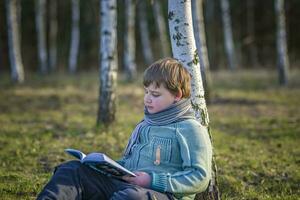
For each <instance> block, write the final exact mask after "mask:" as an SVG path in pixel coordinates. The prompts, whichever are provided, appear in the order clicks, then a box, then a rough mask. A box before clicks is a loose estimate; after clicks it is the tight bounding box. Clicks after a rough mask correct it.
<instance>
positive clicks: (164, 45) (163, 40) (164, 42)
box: [153, 0, 171, 57]
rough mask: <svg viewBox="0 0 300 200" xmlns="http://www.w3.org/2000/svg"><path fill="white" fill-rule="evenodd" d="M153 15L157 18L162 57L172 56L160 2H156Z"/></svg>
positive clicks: (155, 0)
mask: <svg viewBox="0 0 300 200" xmlns="http://www.w3.org/2000/svg"><path fill="white" fill-rule="evenodd" d="M153 13H154V16H155V23H156V27H157V31H158V37H159V40H160V45H161V50H162V56H163V57H167V56H170V55H171V53H170V48H169V47H170V43H169V40H168V37H167V29H166V23H165V19H164V17H163V14H162V10H161V3H160V0H154V3H153Z"/></svg>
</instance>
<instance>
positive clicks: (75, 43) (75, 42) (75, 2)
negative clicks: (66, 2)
mask: <svg viewBox="0 0 300 200" xmlns="http://www.w3.org/2000/svg"><path fill="white" fill-rule="evenodd" d="M79 5H80V0H72V33H71V46H70V56H69V72H71V73H75V72H76V71H77V61H78V51H79V40H80V31H79V18H80V6H79Z"/></svg>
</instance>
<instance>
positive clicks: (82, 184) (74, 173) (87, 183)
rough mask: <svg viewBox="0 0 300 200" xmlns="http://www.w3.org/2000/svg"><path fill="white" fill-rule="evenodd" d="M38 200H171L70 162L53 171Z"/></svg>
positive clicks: (78, 163) (163, 194) (157, 193)
mask: <svg viewBox="0 0 300 200" xmlns="http://www.w3.org/2000/svg"><path fill="white" fill-rule="evenodd" d="M37 199H38V200H54V199H60V200H62V199H70V200H71V199H74V200H75V199H76V200H79V199H90V200H93V199H97V200H102V199H103V200H105V199H111V200H121V199H122V200H126V199H128V200H129V199H130V200H135V199H136V200H152V199H153V200H170V199H173V197H172V195H170V194H165V193H160V192H156V191H154V190H150V189H146V188H142V187H140V186H136V185H132V184H129V183H126V182H125V181H122V180H118V179H115V178H112V177H108V176H106V175H103V174H101V173H99V172H97V171H95V170H93V169H91V168H90V167H88V166H86V165H83V164H81V163H80V162H79V161H69V162H66V163H63V164H61V165H60V166H58V167H56V169H55V172H54V174H53V176H52V178H51V180H50V181H49V182H48V183H47V185H46V186H45V187H44V189H43V190H42V191H41V193H40V194H39V195H38V197H37Z"/></svg>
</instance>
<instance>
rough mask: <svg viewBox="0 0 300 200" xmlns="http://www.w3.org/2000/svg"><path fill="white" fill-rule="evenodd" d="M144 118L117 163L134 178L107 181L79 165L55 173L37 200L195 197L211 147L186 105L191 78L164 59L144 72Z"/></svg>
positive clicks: (206, 175)
mask: <svg viewBox="0 0 300 200" xmlns="http://www.w3.org/2000/svg"><path fill="white" fill-rule="evenodd" d="M143 83H144V88H145V95H144V104H145V110H144V113H145V116H144V119H143V120H142V121H141V122H140V123H139V124H138V125H137V127H136V128H135V130H134V131H133V133H132V135H131V138H130V140H129V142H128V145H127V147H126V149H125V152H124V155H123V157H122V159H121V160H120V161H118V162H119V163H120V164H121V165H123V166H124V167H125V168H127V169H129V170H131V171H134V172H135V174H137V177H128V176H125V177H123V179H124V181H122V180H117V179H114V178H111V177H107V176H105V175H102V174H101V173H98V172H96V171H94V170H93V169H91V168H89V167H88V166H85V165H82V164H81V163H80V162H79V161H70V162H67V163H64V164H62V165H60V166H58V167H57V168H56V171H55V173H54V175H53V177H52V179H51V180H50V182H49V183H48V184H47V185H46V186H45V188H44V189H43V191H42V192H41V193H40V195H39V196H38V199H113V200H114V199H128V200H129V199H130V200H134V199H136V200H140V199H145V200H146V199H157V200H164V199H185V200H186V199H194V197H195V194H196V193H199V192H202V191H204V190H205V189H206V187H207V186H208V184H209V181H210V178H211V159H212V149H211V143H210V139H209V136H208V133H207V129H206V128H205V127H202V126H201V124H200V123H199V122H198V121H196V119H195V117H194V112H193V110H192V108H191V104H190V99H189V97H190V76H189V73H188V72H187V71H186V69H184V67H183V66H182V64H181V63H180V62H178V61H177V60H175V59H172V58H165V59H162V60H159V61H157V62H155V63H153V64H152V65H151V66H150V67H149V68H147V69H146V71H145V73H144V82H143Z"/></svg>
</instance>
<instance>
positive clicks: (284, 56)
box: [275, 0, 289, 85]
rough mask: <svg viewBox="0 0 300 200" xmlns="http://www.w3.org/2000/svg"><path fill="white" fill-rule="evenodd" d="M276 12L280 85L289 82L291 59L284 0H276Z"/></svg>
mask: <svg viewBox="0 0 300 200" xmlns="http://www.w3.org/2000/svg"><path fill="white" fill-rule="evenodd" d="M275 13H276V22H277V30H276V33H277V37H276V44H277V65H278V75H279V83H280V85H286V84H287V82H288V69H289V59H288V51H287V44H286V30H285V14H284V0H275Z"/></svg>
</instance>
